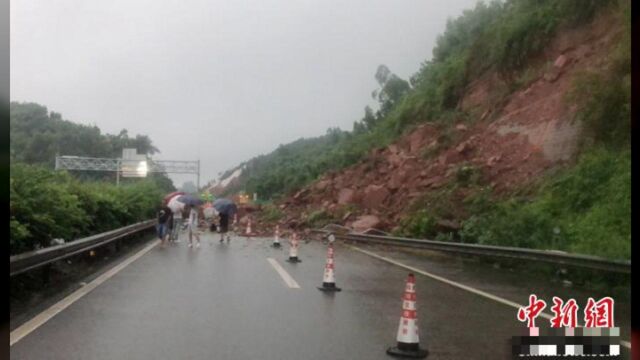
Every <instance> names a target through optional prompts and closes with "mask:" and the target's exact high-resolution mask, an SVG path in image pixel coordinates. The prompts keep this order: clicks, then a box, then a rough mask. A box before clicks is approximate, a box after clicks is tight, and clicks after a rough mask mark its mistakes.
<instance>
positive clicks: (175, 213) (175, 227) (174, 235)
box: [167, 195, 185, 242]
mask: <svg viewBox="0 0 640 360" xmlns="http://www.w3.org/2000/svg"><path fill="white" fill-rule="evenodd" d="M180 197H181V196H180V195H177V196H174V197H172V198H171V199H170V200H169V202H168V203H167V206H168V207H169V209H171V211H172V219H171V233H170V234H169V239H170V240H171V241H174V242H179V241H178V238H179V236H180V227H181V226H182V213H183V211H184V210H185V204H184V203H183V202H181V201H179V200H178V199H179V198H180Z"/></svg>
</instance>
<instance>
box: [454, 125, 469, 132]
mask: <svg viewBox="0 0 640 360" xmlns="http://www.w3.org/2000/svg"><path fill="white" fill-rule="evenodd" d="M456 130H458V131H466V130H467V126H466V125H465V124H458V125H456Z"/></svg>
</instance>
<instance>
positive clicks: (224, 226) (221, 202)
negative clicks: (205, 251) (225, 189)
mask: <svg viewBox="0 0 640 360" xmlns="http://www.w3.org/2000/svg"><path fill="white" fill-rule="evenodd" d="M213 208H214V209H215V210H216V211H217V212H218V216H219V217H220V242H223V241H224V234H226V233H227V232H228V231H229V217H230V216H233V215H234V214H236V213H237V212H238V207H237V206H236V204H235V203H234V202H233V201H231V200H229V199H223V198H220V199H216V200H215V201H214V202H213ZM234 224H235V222H234ZM229 241H231V236H229V235H227V243H228V242H229Z"/></svg>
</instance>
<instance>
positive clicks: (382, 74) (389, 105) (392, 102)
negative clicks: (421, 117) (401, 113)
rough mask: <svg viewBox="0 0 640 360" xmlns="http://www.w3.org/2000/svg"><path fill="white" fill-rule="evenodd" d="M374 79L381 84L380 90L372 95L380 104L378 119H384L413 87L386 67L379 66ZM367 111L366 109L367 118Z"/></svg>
mask: <svg viewBox="0 0 640 360" xmlns="http://www.w3.org/2000/svg"><path fill="white" fill-rule="evenodd" d="M374 77H375V78H376V81H377V82H378V84H380V90H379V91H373V93H372V94H371V95H372V97H373V98H374V99H376V100H378V102H379V103H380V110H379V111H378V118H382V117H384V116H386V115H387V114H388V113H389V111H391V109H393V107H394V106H396V104H397V103H398V102H399V101H400V99H401V98H402V97H403V96H404V95H405V94H406V93H407V92H408V91H409V90H410V89H411V86H410V85H409V83H408V82H407V81H406V80H403V79H401V78H400V77H398V76H397V75H396V74H394V73H392V72H391V70H389V68H388V67H387V66H386V65H380V66H378V69H377V70H376V74H375V75H374ZM366 111H367V110H366V108H365V117H366ZM368 120H371V119H368ZM366 124H367V122H366V121H365V125H366Z"/></svg>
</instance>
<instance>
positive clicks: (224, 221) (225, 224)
mask: <svg viewBox="0 0 640 360" xmlns="http://www.w3.org/2000/svg"><path fill="white" fill-rule="evenodd" d="M218 215H219V216H220V242H223V241H224V234H227V243H228V242H229V241H231V236H229V234H228V232H229V213H226V212H220V213H219V214H218ZM235 223H236V222H235V218H234V221H233V224H235Z"/></svg>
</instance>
